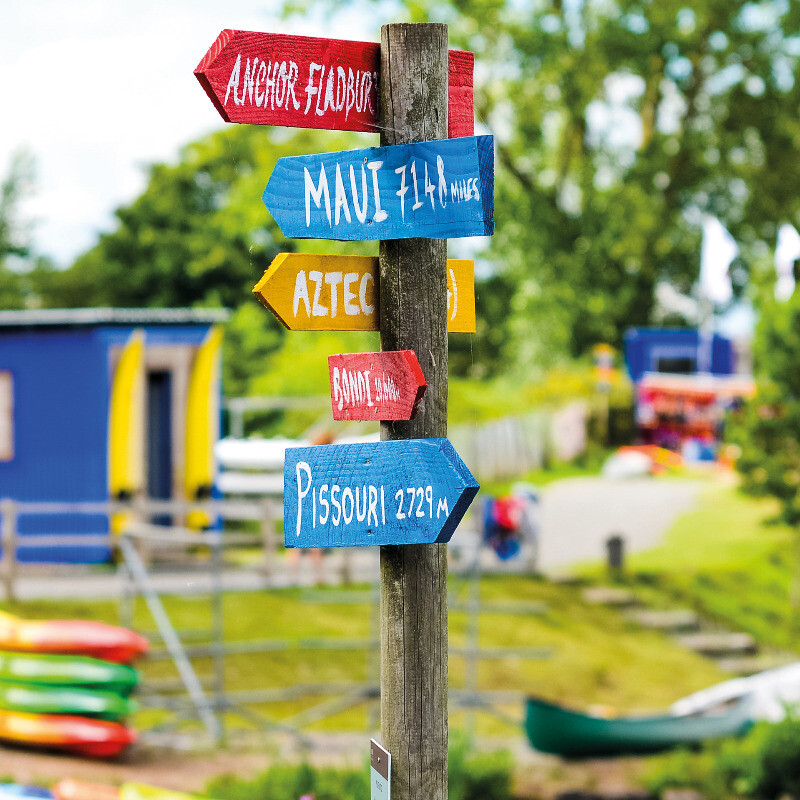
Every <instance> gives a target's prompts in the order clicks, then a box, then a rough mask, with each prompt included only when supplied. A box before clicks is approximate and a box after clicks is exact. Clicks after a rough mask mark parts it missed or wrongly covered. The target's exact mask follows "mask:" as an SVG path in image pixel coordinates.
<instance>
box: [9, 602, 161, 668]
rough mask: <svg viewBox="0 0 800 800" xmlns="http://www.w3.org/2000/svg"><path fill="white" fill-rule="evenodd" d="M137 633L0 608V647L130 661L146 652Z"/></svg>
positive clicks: (117, 661)
mask: <svg viewBox="0 0 800 800" xmlns="http://www.w3.org/2000/svg"><path fill="white" fill-rule="evenodd" d="M147 649H148V644H147V639H145V638H144V637H143V636H140V635H139V634H138V633H134V632H133V631H129V630H127V629H126V628H120V627H118V626H117V625H106V624H105V623H103V622H89V621H86V620H81V619H51V620H27V619H20V618H19V617H15V616H14V615H13V614H8V613H6V612H4V611H0V650H13V651H17V652H23V653H68V654H69V655H82V656H91V657H93V658H100V659H103V660H105V661H114V662H116V663H118V664H130V663H131V662H132V661H134V660H135V659H136V658H138V657H139V656H142V655H144V654H145V653H146V652H147Z"/></svg>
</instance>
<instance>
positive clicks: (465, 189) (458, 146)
mask: <svg viewBox="0 0 800 800" xmlns="http://www.w3.org/2000/svg"><path fill="white" fill-rule="evenodd" d="M263 200H264V204H265V205H266V207H267V209H268V210H269V212H270V213H271V214H272V216H273V217H274V218H275V221H276V222H277V223H278V226H279V227H280V229H281V231H283V235H284V236H286V237H287V238H290V239H346V240H358V241H373V240H376V239H407V238H409V237H412V236H420V237H424V238H427V239H451V238H458V237H461V236H488V235H491V234H492V233H493V232H494V137H492V136H466V137H463V138H460V139H437V140H436V141H432V142H418V143H416V144H400V145H393V146H391V147H372V148H369V149H367V150H342V151H340V152H338V153H322V154H319V155H309V156H293V157H289V158H280V159H278V163H277V164H276V165H275V169H274V170H273V172H272V175H271V176H270V179H269V183H268V184H267V188H266V189H265V190H264V195H263Z"/></svg>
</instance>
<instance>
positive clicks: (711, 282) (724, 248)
mask: <svg viewBox="0 0 800 800" xmlns="http://www.w3.org/2000/svg"><path fill="white" fill-rule="evenodd" d="M738 253H739V247H738V246H737V244H736V242H735V241H734V239H733V236H731V235H730V234H729V233H728V231H726V230H725V227H724V226H723V225H722V223H721V222H720V221H719V220H718V219H717V218H716V217H711V216H707V217H706V218H705V220H703V244H702V247H701V248H700V289H701V291H702V292H703V294H704V295H705V296H706V297H707V298H708V299H709V300H711V302H712V303H720V304H722V303H727V302H729V301H730V299H731V298H732V297H733V289H732V287H731V277H730V275H729V274H728V267H730V265H731V261H733V259H734V258H736V256H737V254H738Z"/></svg>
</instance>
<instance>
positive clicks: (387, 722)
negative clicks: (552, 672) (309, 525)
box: [379, 24, 448, 800]
mask: <svg viewBox="0 0 800 800" xmlns="http://www.w3.org/2000/svg"><path fill="white" fill-rule="evenodd" d="M447 114H448V111H447V25H442V24H424V25H410V24H392V25H385V26H383V28H382V29H381V117H380V124H381V145H394V144H406V143H409V142H420V141H428V140H431V139H444V138H446V137H447ZM379 261H380V285H381V291H380V329H381V347H382V349H384V350H405V349H411V350H414V351H415V352H416V354H417V358H418V359H419V363H420V365H421V367H422V371H423V372H424V374H425V378H426V380H427V382H428V389H427V391H426V394H425V397H424V398H423V400H422V402H421V404H420V407H419V411H418V413H417V416H416V418H415V419H414V420H411V421H403V422H388V423H382V425H381V438H382V439H406V438H429V437H445V436H447V285H446V263H447V240H444V239H402V240H390V241H382V242H381V243H380V251H379ZM447 729H448V723H447V545H443V544H433V545H407V546H402V547H398V546H384V547H381V736H382V740H383V741H382V744H383V746H384V747H385V748H386V749H387V750H388V751H389V752H390V753H391V754H392V774H391V787H392V788H391V791H392V800H446V798H447Z"/></svg>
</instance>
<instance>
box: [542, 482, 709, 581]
mask: <svg viewBox="0 0 800 800" xmlns="http://www.w3.org/2000/svg"><path fill="white" fill-rule="evenodd" d="M703 486H704V484H703V483H702V482H700V481H688V480H672V479H668V480H658V479H653V478H635V479H629V480H608V479H605V478H602V477H589V478H569V479H567V480H563V481H558V482H557V483H554V484H551V485H550V486H548V487H547V488H546V489H545V490H544V492H543V497H542V526H541V535H540V539H539V542H540V544H539V566H540V568H541V569H542V570H543V571H545V572H553V571H558V570H559V569H561V570H563V569H564V568H566V567H567V566H569V565H570V564H574V563H577V562H580V561H587V560H592V559H604V558H605V553H606V550H605V541H606V540H607V539H608V537H609V536H611V535H612V534H619V535H621V536H622V537H623V538H624V540H625V550H626V552H637V551H641V550H647V549H648V548H650V547H653V546H654V545H656V544H658V543H659V541H661V539H662V537H663V536H664V534H665V533H666V532H667V530H668V529H669V527H670V526H671V525H672V523H673V522H674V521H675V519H676V518H677V517H678V516H680V515H681V514H683V513H685V512H686V511H688V510H689V509H691V508H692V506H693V505H694V503H695V501H696V499H697V496H698V494H699V492H700V490H701V489H702V487H703Z"/></svg>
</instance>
